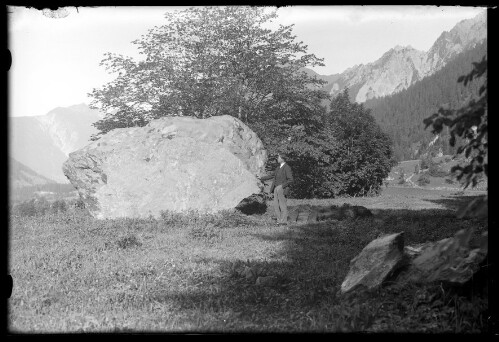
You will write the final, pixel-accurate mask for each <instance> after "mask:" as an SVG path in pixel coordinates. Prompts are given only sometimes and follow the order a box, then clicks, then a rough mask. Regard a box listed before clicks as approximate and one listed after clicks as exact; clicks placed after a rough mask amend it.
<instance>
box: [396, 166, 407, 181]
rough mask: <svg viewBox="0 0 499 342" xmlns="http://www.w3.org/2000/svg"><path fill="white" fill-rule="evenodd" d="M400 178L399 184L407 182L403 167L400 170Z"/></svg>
mask: <svg viewBox="0 0 499 342" xmlns="http://www.w3.org/2000/svg"><path fill="white" fill-rule="evenodd" d="M398 174H399V178H398V182H397V183H398V184H405V172H404V169H403V168H399V171H398Z"/></svg>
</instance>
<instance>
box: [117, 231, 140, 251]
mask: <svg viewBox="0 0 499 342" xmlns="http://www.w3.org/2000/svg"><path fill="white" fill-rule="evenodd" d="M116 244H117V245H118V247H119V248H121V249H125V248H130V247H135V246H142V243H141V242H140V241H139V239H138V238H137V236H135V235H134V234H128V235H126V236H123V237H121V238H120V239H118V240H117V241H116Z"/></svg>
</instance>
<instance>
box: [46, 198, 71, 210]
mask: <svg viewBox="0 0 499 342" xmlns="http://www.w3.org/2000/svg"><path fill="white" fill-rule="evenodd" d="M50 208H51V209H52V212H54V213H59V212H61V213H65V212H66V211H67V210H68V205H67V203H66V201H64V200H62V199H61V200H56V201H54V202H53V203H52V205H51V206H50Z"/></svg>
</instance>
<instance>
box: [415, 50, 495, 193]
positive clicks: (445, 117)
mask: <svg viewBox="0 0 499 342" xmlns="http://www.w3.org/2000/svg"><path fill="white" fill-rule="evenodd" d="M474 79H481V80H483V83H482V85H481V86H480V89H479V90H478V94H474V95H475V96H470V98H469V99H468V100H467V103H466V104H465V105H464V106H462V107H461V108H459V109H450V108H448V107H446V106H444V107H441V108H440V109H439V110H438V112H437V113H434V114H432V115H431V116H430V117H428V118H426V119H425V120H424V123H425V125H426V127H428V126H432V133H434V134H438V133H440V132H441V131H442V130H443V129H444V126H446V127H449V128H450V139H449V143H450V145H451V146H454V145H455V144H456V141H457V138H461V139H463V140H464V141H463V143H462V144H461V145H460V146H459V148H458V149H457V152H456V153H457V154H461V153H463V152H464V155H465V157H466V158H470V160H469V162H468V163H467V165H465V166H462V165H456V166H454V167H452V169H451V172H452V173H455V174H457V179H458V180H459V181H461V182H462V183H463V185H464V188H467V187H468V186H469V185H470V184H471V185H472V187H475V186H476V185H477V183H478V181H479V179H480V176H481V175H485V176H486V177H487V176H488V174H487V170H488V133H487V132H488V131H487V59H486V57H485V56H484V57H483V59H482V60H481V61H480V62H474V63H473V70H472V71H471V72H470V73H468V74H467V75H464V76H460V77H459V78H458V80H457V82H458V83H463V84H464V86H467V85H469V84H471V82H472V81H473V80H474Z"/></svg>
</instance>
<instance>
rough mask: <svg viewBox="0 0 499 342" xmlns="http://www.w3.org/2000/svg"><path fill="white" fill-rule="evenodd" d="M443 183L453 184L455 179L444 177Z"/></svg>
mask: <svg viewBox="0 0 499 342" xmlns="http://www.w3.org/2000/svg"><path fill="white" fill-rule="evenodd" d="M445 183H447V184H454V183H455V181H454V180H453V179H452V178H445Z"/></svg>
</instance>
